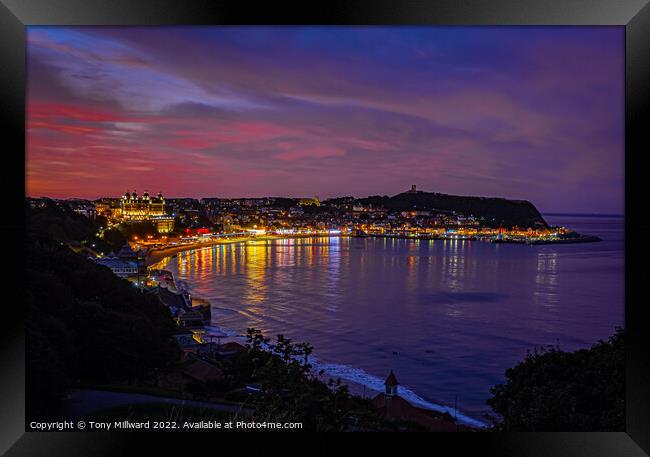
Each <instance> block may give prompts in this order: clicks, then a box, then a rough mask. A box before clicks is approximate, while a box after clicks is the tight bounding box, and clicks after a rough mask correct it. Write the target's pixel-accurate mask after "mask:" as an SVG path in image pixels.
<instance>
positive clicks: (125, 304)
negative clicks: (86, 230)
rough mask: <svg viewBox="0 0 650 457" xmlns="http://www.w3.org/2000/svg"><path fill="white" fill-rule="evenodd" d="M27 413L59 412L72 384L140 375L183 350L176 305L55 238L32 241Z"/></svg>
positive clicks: (130, 379)
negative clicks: (173, 312)
mask: <svg viewBox="0 0 650 457" xmlns="http://www.w3.org/2000/svg"><path fill="white" fill-rule="evenodd" d="M26 266H27V268H26V270H27V271H26V273H27V329H26V331H27V339H26V343H27V344H26V346H27V357H26V378H27V379H26V381H27V383H26V387H27V396H26V397H27V405H26V406H27V413H28V417H30V416H32V417H40V418H44V417H47V416H56V415H57V414H58V398H59V396H60V394H61V393H62V391H63V390H64V389H65V388H66V387H67V386H69V385H74V384H76V383H78V382H82V383H111V382H135V381H136V380H138V379H143V378H146V377H147V376H150V375H151V374H152V372H153V371H154V370H156V369H158V368H160V367H163V366H165V365H166V364H167V363H168V362H170V361H173V360H175V359H176V358H177V357H178V349H177V346H176V344H175V341H174V339H173V337H172V333H173V332H174V331H175V325H174V322H173V320H172V319H171V316H170V314H169V311H168V310H167V309H166V308H165V307H164V306H163V305H161V304H160V302H159V301H158V299H157V298H156V297H155V296H153V295H147V294H142V293H139V292H138V291H137V290H136V289H135V288H133V286H131V285H130V284H129V282H127V281H125V280H123V279H120V278H118V277H116V276H115V275H114V274H113V273H112V272H111V271H110V270H109V269H108V268H105V267H102V266H99V265H96V264H94V263H93V262H92V261H90V260H88V259H86V258H84V257H83V256H81V255H77V254H75V253H73V252H72V251H70V250H69V249H68V248H67V247H65V246H62V245H60V243H57V242H54V241H46V240H39V241H35V240H32V241H31V242H30V243H29V244H28V247H27V265H26Z"/></svg>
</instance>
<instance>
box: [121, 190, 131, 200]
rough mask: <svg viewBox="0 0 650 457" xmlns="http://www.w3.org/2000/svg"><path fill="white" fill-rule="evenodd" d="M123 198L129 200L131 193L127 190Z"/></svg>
mask: <svg viewBox="0 0 650 457" xmlns="http://www.w3.org/2000/svg"><path fill="white" fill-rule="evenodd" d="M122 198H124V199H126V200H128V199H129V198H131V194H130V193H129V192H128V191H127V192H126V193H125V194H124V195H123V196H122Z"/></svg>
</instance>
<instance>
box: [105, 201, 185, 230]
mask: <svg viewBox="0 0 650 457" xmlns="http://www.w3.org/2000/svg"><path fill="white" fill-rule="evenodd" d="M95 209H96V211H97V214H98V215H102V216H106V217H108V218H109V219H112V220H116V221H121V222H138V221H151V222H152V223H154V224H155V226H156V230H157V231H158V232H159V233H169V232H171V231H173V230H174V218H173V217H172V216H168V215H167V211H166V203H165V198H164V197H163V195H162V194H161V193H158V195H156V196H155V197H151V196H149V194H148V193H147V192H145V193H144V194H142V196H141V197H140V196H138V194H137V193H136V192H135V191H133V193H129V192H127V193H125V194H124V195H122V197H121V198H120V199H119V200H112V201H104V202H99V203H96V204H95Z"/></svg>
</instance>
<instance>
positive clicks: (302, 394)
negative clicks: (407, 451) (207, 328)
mask: <svg viewBox="0 0 650 457" xmlns="http://www.w3.org/2000/svg"><path fill="white" fill-rule="evenodd" d="M247 339H248V343H247V345H246V348H247V350H246V351H242V352H241V353H240V354H238V356H237V357H236V358H234V359H233V360H232V365H231V366H230V367H229V368H228V369H227V371H226V373H227V374H228V376H230V378H231V382H232V383H233V384H235V385H236V384H241V383H242V382H256V383H258V384H259V386H260V387H261V393H260V395H258V396H257V397H256V398H255V399H254V400H253V401H252V406H254V408H255V413H254V415H253V417H252V418H251V419H252V420H257V421H274V422H301V423H302V424H303V429H304V430H316V431H345V430H398V429H400V430H411V429H416V428H417V426H416V425H415V424H403V423H396V422H393V421H387V420H385V419H383V418H382V417H380V416H378V414H377V412H376V410H375V409H374V408H373V407H372V405H371V403H370V401H368V400H365V399H362V398H360V397H357V396H354V395H351V394H350V392H349V391H348V388H347V386H345V385H341V383H340V380H337V381H336V382H334V381H329V383H325V382H323V381H322V379H321V375H322V373H314V372H313V371H312V366H311V364H310V363H309V356H310V354H311V353H312V350H313V348H312V347H311V346H310V345H309V344H307V343H298V344H294V343H293V342H292V341H291V339H288V338H285V337H284V336H282V335H278V337H277V340H276V342H274V343H272V342H271V340H270V339H269V338H265V337H264V336H263V334H262V332H261V331H259V330H256V329H253V328H249V329H248V331H247Z"/></svg>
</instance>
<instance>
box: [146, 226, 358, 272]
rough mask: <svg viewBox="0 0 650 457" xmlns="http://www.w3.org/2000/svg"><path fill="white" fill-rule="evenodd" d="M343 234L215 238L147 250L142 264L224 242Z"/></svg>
mask: <svg viewBox="0 0 650 457" xmlns="http://www.w3.org/2000/svg"><path fill="white" fill-rule="evenodd" d="M344 236H349V235H317V234H310V235H287V236H282V235H265V236H259V237H254V238H253V237H246V238H239V237H238V238H225V239H217V240H210V241H206V242H202V243H193V244H184V245H181V246H174V247H169V248H163V249H153V250H151V251H149V252H148V253H147V255H146V257H145V260H144V265H145V266H146V267H147V268H149V267H152V266H154V265H156V264H158V263H160V262H162V261H163V260H165V259H166V258H167V257H172V256H174V255H175V254H178V253H179V252H185V251H192V250H195V249H202V248H208V247H212V246H218V245H225V244H243V243H247V242H249V241H271V240H291V239H298V238H322V237H327V238H340V237H344Z"/></svg>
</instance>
